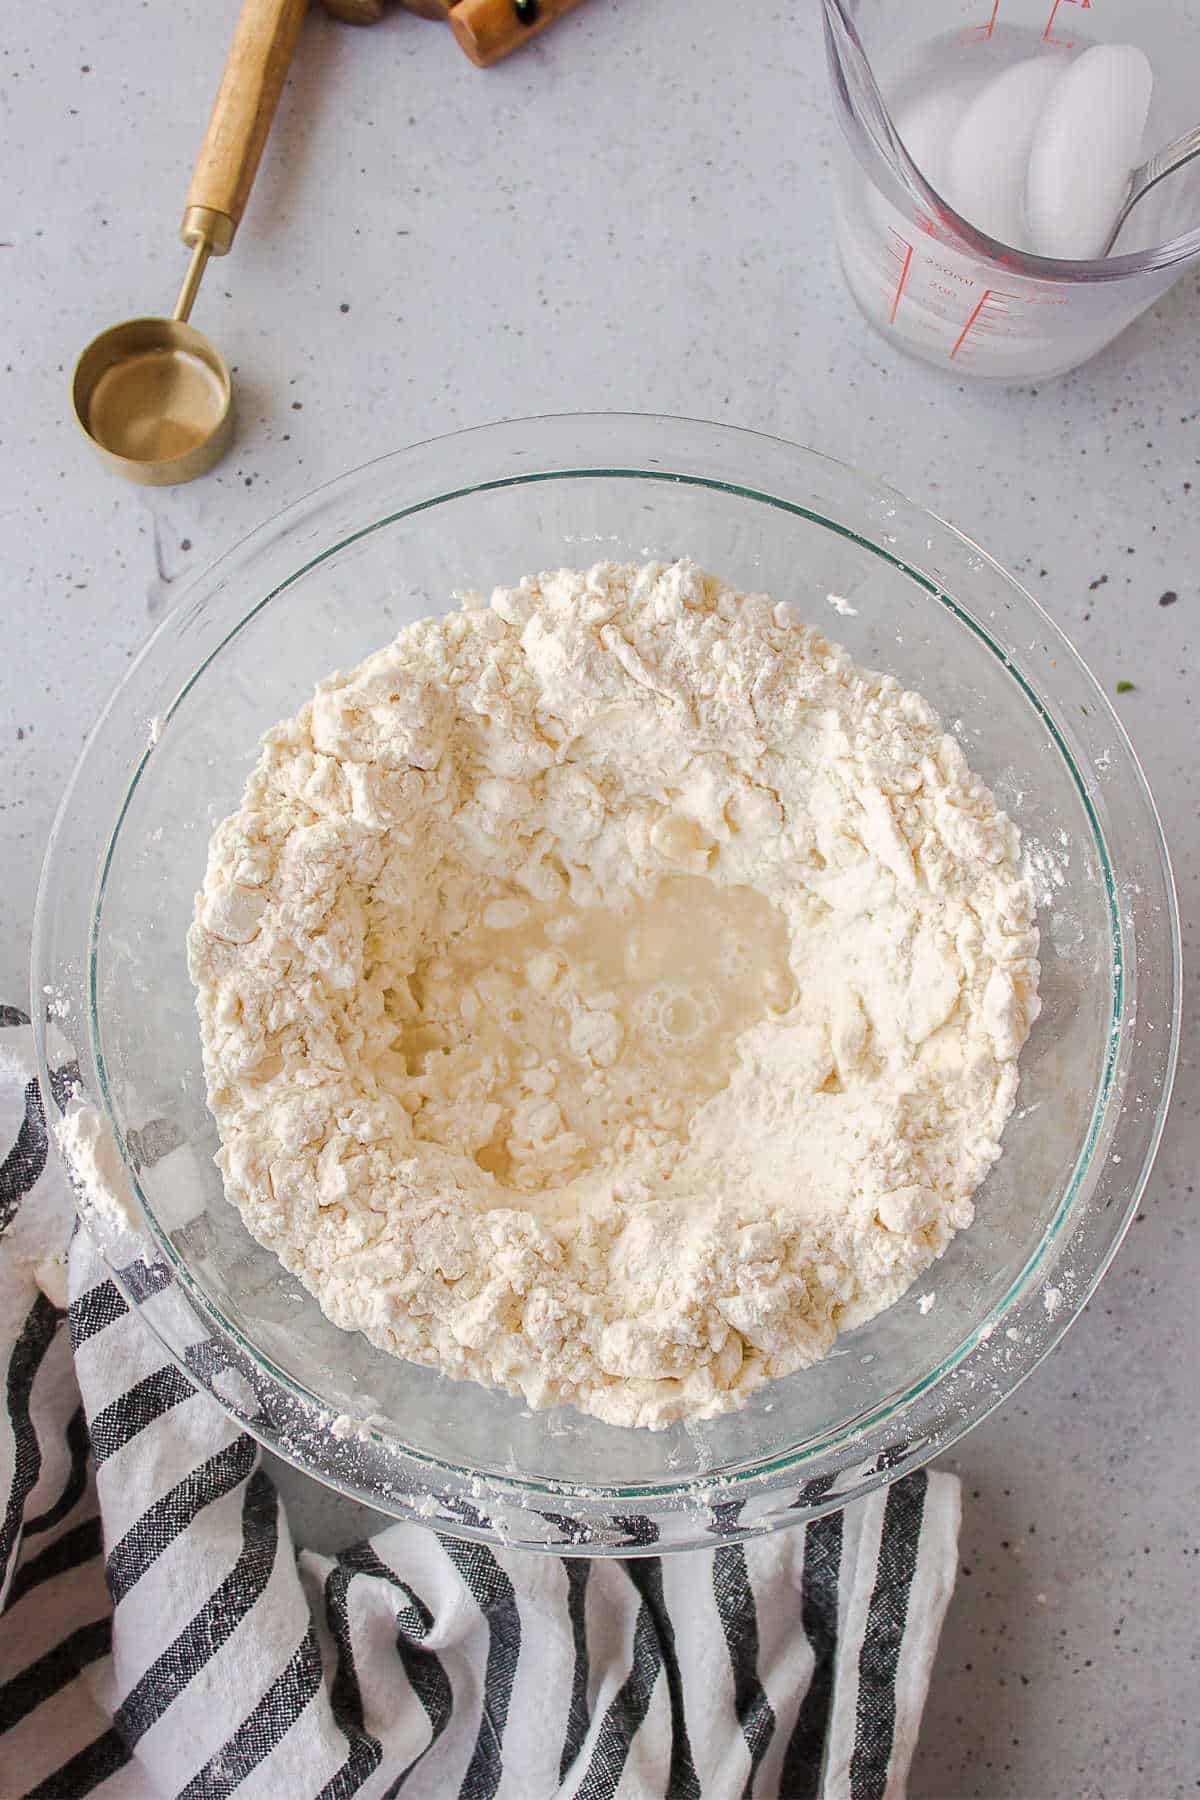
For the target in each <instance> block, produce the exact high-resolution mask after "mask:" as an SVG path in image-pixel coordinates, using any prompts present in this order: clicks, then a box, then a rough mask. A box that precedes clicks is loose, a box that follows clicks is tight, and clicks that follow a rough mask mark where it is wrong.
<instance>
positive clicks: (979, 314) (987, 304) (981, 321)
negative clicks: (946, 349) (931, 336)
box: [950, 288, 1017, 362]
mask: <svg viewBox="0 0 1200 1800" xmlns="http://www.w3.org/2000/svg"><path fill="white" fill-rule="evenodd" d="M1016 298H1017V296H1016V295H1015V294H1006V293H1005V292H1004V289H1003V288H984V290H983V293H982V295H981V296H980V298H979V302H978V304H977V305H976V306H975V308H974V309H973V311H972V313H971V316H970V318H969V319H968V320H967V322H966V324H965V325H964V326H963V328H962V330H961V331H960V332H959V334H958V341H957V343H956V344H955V346H954V348H953V350H952V351H951V352H950V361H951V362H953V361H954V358H955V357H956V356H957V355H958V353H959V351H960V350H961V349H962V347H963V345H964V344H965V343H966V341H967V339H968V337H969V336H970V335H971V333H972V332H974V333H975V335H976V337H983V336H986V334H987V333H988V332H989V331H992V330H994V329H995V323H994V322H995V320H996V319H997V318H998V317H1002V316H1003V315H1004V314H1005V313H1007V312H1008V310H1009V307H1008V302H1009V301H1010V300H1015V299H1016Z"/></svg>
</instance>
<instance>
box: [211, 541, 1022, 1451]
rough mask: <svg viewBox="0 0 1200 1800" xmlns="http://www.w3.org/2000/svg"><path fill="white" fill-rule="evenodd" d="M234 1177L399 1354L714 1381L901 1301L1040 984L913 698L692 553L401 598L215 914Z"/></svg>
mask: <svg viewBox="0 0 1200 1800" xmlns="http://www.w3.org/2000/svg"><path fill="white" fill-rule="evenodd" d="M189 950H190V960H191V968H192V974H193V978H194V980H195V982H196V986H197V989H198V996H199V1009H200V1019H201V1027H202V1035H203V1044H204V1059H205V1069H206V1073H207V1077H208V1086H209V1098H210V1104H211V1107H212V1111H213V1113H214V1115H215V1117H216V1120H217V1124H218V1127H219V1130H220V1135H221V1140H222V1149H221V1151H220V1155H219V1158H218V1160H219V1163H220V1166H221V1169H222V1172H223V1175H224V1180H225V1187H226V1192H227V1193H228V1195H229V1198H230V1199H231V1200H232V1201H233V1202H234V1203H235V1204H236V1205H237V1206H238V1207H240V1209H241V1211H242V1215H243V1217H244V1218H245V1221H246V1224H247V1225H248V1227H249V1229H250V1230H251V1232H252V1233H253V1234H254V1236H255V1237H256V1238H257V1239H258V1240H259V1241H260V1242H261V1243H263V1244H265V1245H267V1246H268V1247H269V1248H270V1249H271V1250H273V1251H274V1252H275V1253H276V1254H277V1255H278V1256H279V1258H280V1260H281V1261H282V1262H283V1263H284V1264H285V1265H286V1267H287V1268H289V1269H291V1270H292V1271H293V1272H294V1273H295V1274H296V1275H298V1276H299V1277H300V1279H301V1280H302V1281H303V1282H304V1284H305V1285H306V1286H307V1287H308V1288H309V1289H310V1290H311V1292H312V1293H313V1294H314V1295H315V1296H316V1297H317V1299H318V1300H319V1302H320V1304H321V1306H322V1307H323V1308H324V1310H325V1312H326V1313H327V1314H328V1315H329V1317H330V1318H331V1319H332V1320H334V1322H335V1323H336V1324H338V1325H340V1326H344V1327H346V1328H347V1329H356V1330H360V1331H363V1332H365V1333H366V1335H367V1336H368V1337H369V1338H370V1339H371V1340H372V1341H373V1342H374V1343H376V1344H378V1345H380V1346H382V1348H384V1349H385V1350H388V1351H391V1352H393V1353H394V1354H396V1355H398V1356H402V1357H408V1358H411V1359H413V1360H414V1361H417V1362H421V1363H426V1364H429V1365H431V1366H433V1367H435V1368H438V1369H442V1370H444V1371H445V1372H446V1373H447V1374H449V1375H453V1376H457V1377H470V1378H473V1379H475V1380H477V1381H481V1382H484V1383H487V1384H490V1385H495V1386H499V1387H503V1388H506V1389H508V1390H510V1391H511V1392H513V1393H516V1394H520V1395H523V1396H524V1397H525V1399H526V1400H527V1401H528V1403H529V1404H530V1405H532V1406H536V1407H543V1406H551V1405H555V1404H559V1403H563V1402H566V1403H570V1404H572V1405H574V1406H576V1407H579V1408H581V1409H582V1410H583V1411H585V1412H588V1413H592V1414H594V1415H595V1416H596V1417H598V1418H601V1419H605V1420H608V1421H611V1422H612V1423H615V1424H619V1425H640V1426H649V1427H652V1428H653V1427H661V1426H664V1425H666V1424H668V1423H670V1422H671V1421H673V1420H676V1419H680V1418H704V1417H708V1416H711V1415H713V1414H715V1413H718V1412H722V1411H724V1410H726V1409H728V1408H730V1407H734V1406H737V1405H739V1404H741V1402H742V1401H744V1400H745V1398H746V1397H747V1396H748V1395H749V1394H750V1393H751V1392H752V1391H753V1390H754V1389H755V1388H757V1387H759V1386H760V1385H761V1384H762V1383H763V1382H764V1381H768V1380H771V1379H773V1378H774V1377H776V1376H779V1375H784V1374H787V1373H788V1372H789V1371H792V1370H795V1369H799V1368H803V1367H805V1366H807V1365H808V1364H811V1363H813V1362H814V1361H816V1360H817V1359H818V1358H820V1357H822V1356H823V1355H825V1353H826V1352H827V1351H828V1350H829V1348H830V1346H831V1345H832V1343H833V1341H834V1339H835V1337H836V1335H837V1333H838V1332H839V1331H840V1330H844V1329H846V1328H847V1327H850V1326H853V1325H856V1324H859V1323H861V1322H862V1321H864V1320H866V1319H868V1318H870V1317H871V1316H872V1315H873V1314H874V1313H877V1312H878V1311H879V1310H880V1309H881V1308H883V1307H885V1306H887V1305H889V1304H890V1303H891V1302H892V1301H894V1300H895V1299H896V1298H897V1297H898V1296H899V1295H900V1294H901V1293H903V1291H904V1290H905V1289H906V1288H907V1287H908V1286H909V1284H910V1283H911V1282H912V1281H913V1280H914V1279H915V1278H916V1277H917V1276H918V1275H919V1274H920V1273H921V1272H922V1270H924V1269H925V1268H926V1267H927V1266H928V1265H929V1264H930V1263H931V1262H932V1261H933V1259H934V1258H935V1257H937V1256H938V1255H940V1254H941V1252H942V1251H943V1250H944V1249H945V1247H946V1245H947V1243H948V1242H949V1240H950V1238H951V1236H952V1235H953V1233H954V1232H955V1231H956V1230H958V1229H960V1228H961V1227H963V1226H965V1225H968V1224H970V1222H971V1218H972V1214H973V1209H972V1195H973V1194H974V1192H975V1189H976V1188H977V1187H978V1185H979V1183H980V1181H981V1180H982V1178H983V1176H984V1175H985V1174H986V1172H987V1170H988V1168H989V1167H990V1166H991V1164H992V1163H993V1162H994V1161H995V1160H996V1158H997V1157H998V1156H999V1154H1000V1134H1001V1132H1002V1130H1003V1127H1004V1123H1005V1120H1006V1119H1007V1118H1008V1115H1009V1113H1010V1111H1011V1110H1012V1106H1013V1101H1014V1097H1015V1094H1016V1089H1017V1058H1018V1055H1019V1053H1020V1050H1021V1046H1022V1044H1023V1043H1024V1041H1025V1038H1026V1036H1027V1034H1028V1031H1029V1028H1030V1026H1031V1024H1032V1022H1033V1020H1034V1018H1035V1017H1036V1014H1037V1010H1038V1001H1037V980H1038V964H1037V960H1036V959H1037V950H1038V939H1037V931H1036V928H1035V924H1034V900H1033V895H1032V892H1031V889H1030V886H1029V884H1028V882H1027V881H1026V879H1025V878H1024V876H1023V874H1022V872H1021V867H1020V861H1019V841H1018V835H1017V831H1016V828H1015V827H1014V826H1013V825H1012V824H1011V822H1010V821H1009V820H1008V819H1007V818H1006V817H1005V816H1004V814H1003V813H1001V812H998V811H997V809H996V806H995V803H994V801H993V799H992V796H991V794H990V793H989V792H988V790H987V788H986V787H984V786H983V785H982V784H981V783H980V782H978V781H977V780H975V779H974V777H973V776H972V775H971V773H970V770H969V769H968V767H967V765H966V762H965V760H964V757H963V754H962V751H961V749H960V748H959V746H958V744H957V743H956V742H955V740H954V739H953V738H951V737H949V736H947V735H946V734H945V733H944V732H943V731H942V730H941V727H940V725H939V724H938V721H937V718H936V717H935V715H934V713H933V712H932V710H931V709H930V707H929V706H928V705H927V704H926V703H925V701H923V700H922V699H920V697H919V696H917V695H916V694H911V693H906V692H904V691H903V690H902V689H901V688H900V687H899V686H898V685H897V683H896V682H895V681H894V680H893V679H891V678H890V677H887V676H880V675H876V674H871V673H868V672H867V671H865V670H863V669H860V668H857V667H856V666H855V665H854V664H853V663H852V662H851V660H850V658H849V657H848V656H847V654H846V653H845V651H843V650H841V649H839V648H837V647H836V646H834V645H832V644H830V643H829V642H827V640H826V639H825V638H824V637H822V636H821V634H820V633H819V632H818V631H816V630H814V629H812V628H811V627H809V626H807V625H804V624H803V623H801V622H800V621H799V620H798V619H797V618H796V617H795V616H794V614H793V612H792V610H791V609H790V608H789V607H788V606H785V605H779V604H776V603H775V602H774V601H773V600H771V599H769V598H767V597H766V596H764V595H761V594H739V593H736V592H735V591H733V590H732V589H731V588H729V587H728V586H726V585H724V584H723V583H722V582H721V581H719V580H718V579H716V578H715V577H713V576H711V575H707V574H705V573H703V572H702V571H701V570H700V569H698V568H697V567H696V566H695V565H694V564H692V563H689V562H686V561H684V562H678V563H674V564H671V565H666V564H661V563H650V564H647V565H646V566H645V567H642V568H638V567H635V566H632V565H616V564H601V565H599V566H598V567H596V568H593V569H590V570H588V571H586V572H576V571H571V570H559V571H557V572H556V573H553V574H548V575H542V576H540V577H538V578H536V579H527V580H525V581H522V582H521V584H520V586H519V587H515V588H501V589H497V590H496V592H495V593H494V594H493V595H492V597H491V600H490V602H485V601H484V600H483V599H482V598H481V597H480V596H478V595H471V596H468V597H467V599H466V601H465V603H464V606H463V609H462V610H461V611H457V612H453V613H451V614H449V615H448V616H446V617H444V618H437V619H426V620H422V621H421V622H420V623H418V624H415V625H411V626H409V627H407V628H406V629H405V630H403V631H402V632H401V633H400V635H399V636H398V637H397V638H396V640H395V642H394V643H392V644H390V645H389V646H388V647H387V648H386V649H384V650H381V651H379V652H378V653H377V654H376V655H374V656H371V657H369V658H368V659H367V660H366V662H364V663H362V664H361V665H360V666H359V667H358V668H357V669H355V670H354V671H353V672H352V673H350V674H348V675H335V676H333V677H331V678H330V679H329V680H328V681H325V682H323V683H322V684H321V686H320V687H319V688H318V690H317V693H316V695H315V697H314V698H313V700H312V701H311V702H310V703H309V704H308V705H306V706H305V707H304V708H303V709H302V710H301V711H300V712H299V713H298V714H297V715H296V717H295V718H293V719H289V720H287V721H286V722H284V723H283V724H281V725H278V726H276V727H275V728H274V729H273V730H272V731H270V732H268V734H267V736H266V738H265V739H264V744H263V750H262V755H261V757H260V760H259V763H258V766H257V768H256V770H255V771H254V773H253V775H252V776H251V778H250V781H249V784H248V786H247V789H246V794H245V797H244V799H243V802H242V805H241V808H240V809H239V811H238V812H237V813H235V814H234V815H233V816H232V817H231V818H229V819H226V820H225V821H224V823H223V824H222V825H220V826H219V827H218V829H217V831H216V833H215V834H214V837H213V840H212V845H211V850H210V856H209V864H208V872H207V875H206V878H205V883H204V888H203V891H202V893H201V894H200V895H199V896H198V900H197V906H196V916H195V921H194V924H193V926H192V930H191V935H190V942H189Z"/></svg>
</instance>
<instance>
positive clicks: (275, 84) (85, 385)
mask: <svg viewBox="0 0 1200 1800" xmlns="http://www.w3.org/2000/svg"><path fill="white" fill-rule="evenodd" d="M305 5H306V0H245V3H244V5H243V7H242V11H241V14H240V16H239V18H238V22H237V26H236V29H235V31H234V35H233V43H232V44H231V45H230V49H229V56H228V58H227V60H226V63H225V73H224V75H223V77H222V80H221V86H220V88H219V90H218V92H217V98H216V101H215V103H214V105H213V110H212V117H211V118H210V119H209V122H208V130H207V132H206V133H205V137H204V143H203V144H202V146H201V148H200V155H199V156H198V158H197V160H196V166H195V169H194V171H193V174H192V185H191V188H190V189H189V191H188V197H187V206H186V208H185V211H184V215H183V224H182V226H181V227H180V236H181V237H182V239H183V241H184V243H185V244H187V245H188V246H189V248H190V249H191V253H192V254H191V259H190V261H189V263H188V269H187V274H186V275H185V276H184V279H183V286H182V288H181V289H180V291H179V299H178V301H177V302H176V305H175V311H174V313H173V314H172V316H171V317H170V318H169V319H157V318H145V319H127V320H125V321H124V323H123V324H120V325H112V326H110V327H109V329H108V330H107V331H102V332H101V333H100V336H99V337H97V338H93V340H92V342H91V343H90V344H89V345H88V347H87V349H86V350H85V351H84V352H83V354H82V356H81V357H80V358H79V361H78V362H77V363H76V365H75V374H74V377H73V378H72V382H71V398H72V401H73V403H74V408H75V417H76V418H77V419H78V421H79V424H80V425H81V427H82V428H83V430H84V432H85V433H86V435H87V437H88V439H89V440H90V442H91V443H92V445H93V447H94V449H95V450H96V451H97V453H98V455H99V456H100V457H101V459H102V461H103V462H105V463H106V464H107V465H108V467H109V468H110V469H112V470H113V471H114V472H115V473H116V474H118V475H123V476H124V477H125V478H126V480H127V481H138V482H141V483H143V484H144V485H145V486H147V487H169V486H171V485H173V484H174V483H176V482H180V481H191V480H193V478H194V477H195V476H197V475H203V474H204V472H205V471H206V470H207V469H211V468H212V466H213V464H214V463H215V462H217V461H218V459H219V458H220V457H221V456H223V455H224V453H225V451H226V450H227V449H228V447H229V442H230V438H231V436H232V434H233V405H232V401H233V394H232V383H231V381H230V376H229V369H228V367H227V366H226V363H225V359H224V358H223V357H222V356H221V354H220V353H219V351H217V350H216V349H215V348H214V346H213V345H212V344H210V343H209V341H208V339H207V338H206V337H204V336H203V334H202V333H201V332H199V331H197V330H196V328H195V326H193V325H189V323H188V319H189V317H190V315H191V311H192V306H193V304H194V302H195V299H196V293H197V290H198V289H199V286H200V279H201V277H202V276H203V274H204V270H205V267H206V265H207V263H208V259H209V257H210V256H224V255H225V254H226V252H227V251H228V250H229V248H230V246H231V245H232V243H233V239H234V234H235V233H236V231H237V228H238V225H239V223H240V222H241V217H242V213H243V211H244V210H245V206H246V201H247V200H248V199H249V197H250V189H251V187H252V186H253V185H254V177H255V174H256V173H257V170H258V164H259V158H260V157H261V156H262V153H263V146H264V145H265V143H266V141H267V134H268V132H269V131H270V129H271V120H272V119H273V118H274V116H275V108H276V106H277V104H278V102H279V96H280V94H281V93H282V91H283V84H284V81H285V80H286V79H287V71H288V65H289V63H290V62H291V59H292V51H293V50H294V49H295V46H296V39H297V37H298V36H299V34H300V26H301V23H302V22H303V19H304V11H305Z"/></svg>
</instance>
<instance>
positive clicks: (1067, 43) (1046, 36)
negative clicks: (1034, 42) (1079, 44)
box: [1042, 0, 1092, 50]
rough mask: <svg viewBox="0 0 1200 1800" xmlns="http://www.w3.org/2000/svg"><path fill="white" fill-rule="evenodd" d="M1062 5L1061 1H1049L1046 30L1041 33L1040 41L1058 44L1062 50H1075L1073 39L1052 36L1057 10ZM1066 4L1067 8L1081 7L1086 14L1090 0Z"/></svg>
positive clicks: (1067, 2)
mask: <svg viewBox="0 0 1200 1800" xmlns="http://www.w3.org/2000/svg"><path fill="white" fill-rule="evenodd" d="M1062 4H1063V0H1051V6H1050V17H1049V18H1048V19H1047V20H1046V29H1045V31H1043V33H1042V39H1043V42H1045V43H1047V44H1059V45H1061V47H1062V48H1063V49H1064V50H1073V49H1074V48H1075V40H1074V38H1056V37H1054V36H1053V32H1054V21H1055V19H1056V18H1057V17H1058V9H1059V7H1060V6H1061V5H1062ZM1066 4H1067V5H1068V6H1081V7H1082V8H1083V10H1084V11H1085V12H1088V11H1090V10H1091V5H1092V0H1066Z"/></svg>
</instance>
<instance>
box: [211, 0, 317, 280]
mask: <svg viewBox="0 0 1200 1800" xmlns="http://www.w3.org/2000/svg"><path fill="white" fill-rule="evenodd" d="M306 4H307V0H244V4H243V6H242V11H241V16H240V17H239V19H238V22H237V27H236V29H235V31H234V34H233V43H232V44H231V45H230V47H229V56H228V58H227V60H226V63H225V73H224V75H223V76H222V78H221V86H220V88H219V89H218V91H217V98H216V101H215V102H214V105H213V109H212V117H211V118H210V119H209V121H208V130H207V131H206V132H205V134H204V142H203V144H202V145H201V147H200V154H199V156H198V157H197V158H196V167H195V169H194V171H193V173H192V185H191V187H190V188H189V190H188V198H187V212H186V213H185V214H184V227H183V237H184V239H185V241H186V242H189V243H191V242H195V241H196V240H197V238H198V237H201V236H205V237H207V238H208V239H209V240H210V242H211V248H212V249H213V251H214V252H215V253H216V254H217V255H220V254H222V253H223V252H224V251H226V250H228V248H229V246H230V245H231V244H232V242H233V234H234V232H235V231H236V230H237V228H238V225H239V224H240V223H241V217H242V213H243V211H244V210H245V206H246V202H247V200H248V199H249V198H250V189H251V188H252V187H253V186H254V177H255V174H256V173H257V171H258V163H259V158H260V157H261V156H262V153H263V146H264V144H265V143H266V141H267V134H268V132H269V131H270V129H271V120H272V119H273V118H274V116H275V108H276V106H277V105H278V103H279V96H280V94H281V93H282V92H283V84H284V82H285V81H286V80H287V72H288V64H289V63H290V62H291V60H292V51H293V50H294V49H295V47H296V39H297V37H298V36H299V35H300V26H301V24H302V23H303V20H304V11H305V6H306ZM189 228H190V229H189Z"/></svg>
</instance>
